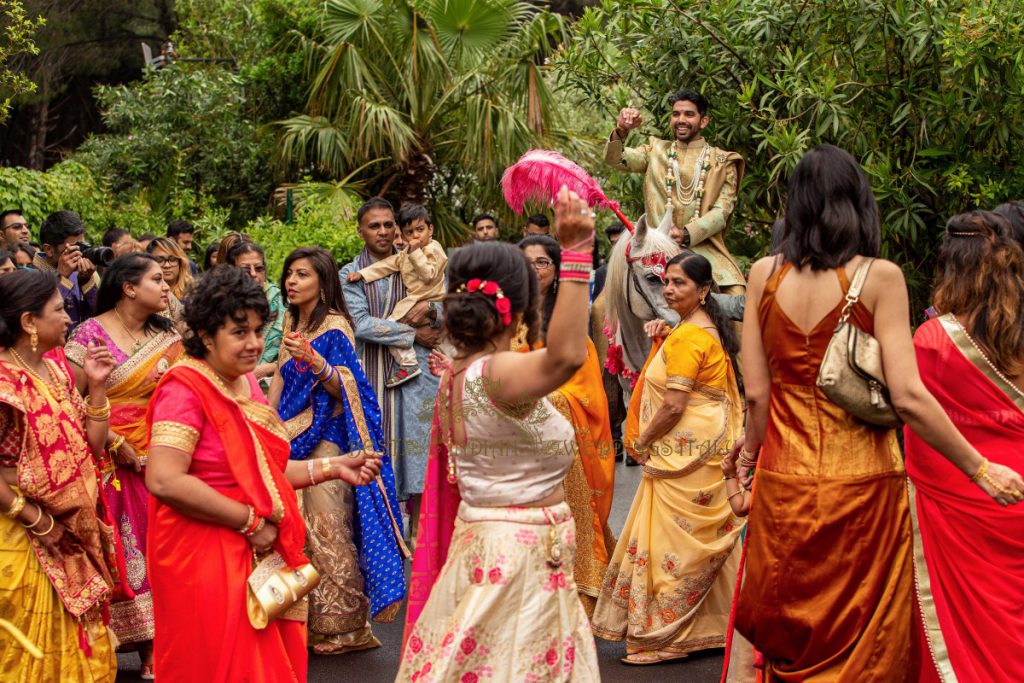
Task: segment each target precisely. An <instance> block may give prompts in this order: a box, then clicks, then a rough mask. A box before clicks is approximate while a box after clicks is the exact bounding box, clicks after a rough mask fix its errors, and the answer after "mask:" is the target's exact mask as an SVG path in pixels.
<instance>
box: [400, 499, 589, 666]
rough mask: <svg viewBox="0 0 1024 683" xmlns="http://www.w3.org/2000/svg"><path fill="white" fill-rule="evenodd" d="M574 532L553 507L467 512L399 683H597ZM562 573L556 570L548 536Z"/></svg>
mask: <svg viewBox="0 0 1024 683" xmlns="http://www.w3.org/2000/svg"><path fill="white" fill-rule="evenodd" d="M574 526H575V525H574V523H573V519H572V514H571V513H570V511H569V506H568V505H566V504H565V503H561V504H559V505H556V506H553V507H551V508H479V507H471V506H469V505H467V504H465V503H462V504H461V505H460V507H459V516H458V519H457V520H456V522H455V530H454V533H453V534H452V537H451V551H450V553H449V555H448V559H447V561H446V562H445V564H444V567H443V568H442V570H441V573H440V575H439V577H438V580H437V583H436V584H435V585H434V587H433V591H432V592H431V594H430V599H429V600H428V601H427V604H426V606H425V607H424V609H423V611H422V613H421V614H420V615H419V619H418V620H417V621H416V623H415V625H413V626H412V627H411V630H410V633H409V637H408V640H407V642H406V647H405V651H404V653H403V657H402V664H401V669H400V670H399V672H398V677H397V678H396V679H395V680H396V681H417V682H420V681H425V682H429V683H440V682H442V681H445V682H448V681H450V682H453V683H454V682H457V681H458V682H463V681H476V680H481V681H482V680H487V681H493V682H494V683H501V682H503V681H545V682H547V681H552V682H553V681H580V682H583V681H598V680H600V674H599V672H598V667H597V651H596V649H595V647H594V639H593V636H592V635H591V632H590V626H589V624H588V622H587V617H586V614H584V611H583V606H582V605H581V604H580V601H579V599H578V598H577V593H576V584H575V582H574V581H573V574H572V567H573V555H574V553H575V543H574V538H573V536H574V534H573V529H574ZM552 528H554V532H555V534H556V536H557V538H558V539H559V541H560V543H561V547H562V565H561V566H560V567H552V566H550V565H549V564H548V548H549V538H550V536H549V535H550V533H551V531H552Z"/></svg>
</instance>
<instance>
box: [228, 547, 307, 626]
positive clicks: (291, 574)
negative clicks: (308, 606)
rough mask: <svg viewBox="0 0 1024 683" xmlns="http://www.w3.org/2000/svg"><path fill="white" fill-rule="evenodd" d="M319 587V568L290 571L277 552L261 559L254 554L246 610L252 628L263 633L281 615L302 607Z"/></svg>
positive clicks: (247, 582)
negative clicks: (306, 597) (301, 603)
mask: <svg viewBox="0 0 1024 683" xmlns="http://www.w3.org/2000/svg"><path fill="white" fill-rule="evenodd" d="M319 583H320V574H319V573H318V572H317V570H316V567H314V566H313V565H311V564H304V565H302V566H301V567H289V566H288V565H286V564H285V562H284V558H283V557H281V554H280V553H278V552H277V551H271V552H269V553H267V554H266V555H264V556H263V557H259V556H257V555H256V553H255V552H254V553H253V570H252V574H249V578H248V579H247V580H246V586H247V587H246V597H245V607H246V611H247V612H248V613H249V623H251V624H252V626H253V628H256V629H264V628H266V627H267V624H269V623H270V622H272V621H273V620H274V619H277V618H278V617H280V616H281V615H283V614H285V613H286V612H289V611H290V610H294V609H295V608H296V607H300V605H299V601H300V600H302V598H304V597H305V596H306V594H307V593H309V592H310V591H311V590H313V589H314V588H316V587H317V585H318V584H319Z"/></svg>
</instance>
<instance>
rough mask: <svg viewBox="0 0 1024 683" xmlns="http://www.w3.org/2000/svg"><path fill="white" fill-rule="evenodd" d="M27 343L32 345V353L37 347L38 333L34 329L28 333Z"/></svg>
mask: <svg viewBox="0 0 1024 683" xmlns="http://www.w3.org/2000/svg"><path fill="white" fill-rule="evenodd" d="M28 345H29V346H31V347H32V353H35V352H36V349H38V348H39V334H37V333H36V331H35V330H34V329H33V330H32V331H31V332H29V334H28Z"/></svg>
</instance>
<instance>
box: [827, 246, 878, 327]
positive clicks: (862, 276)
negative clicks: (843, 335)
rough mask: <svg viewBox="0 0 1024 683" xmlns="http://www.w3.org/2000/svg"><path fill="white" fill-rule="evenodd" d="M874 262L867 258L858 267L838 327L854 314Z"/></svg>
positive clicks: (847, 293) (847, 292)
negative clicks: (854, 308)
mask: <svg viewBox="0 0 1024 683" xmlns="http://www.w3.org/2000/svg"><path fill="white" fill-rule="evenodd" d="M874 260H875V259H873V258H865V259H864V260H863V261H861V262H860V265H859V266H857V270H855V271H854V273H853V280H851V281H850V288H849V289H848V290H846V305H845V306H843V310H842V312H841V313H840V314H839V324H838V325H837V326H836V327H839V326H841V325H842V324H843V323H845V322H846V321H847V320H849V319H850V313H852V312H853V307H854V306H855V305H856V304H857V301H858V300H859V299H860V291H861V290H862V289H864V283H865V282H867V279H868V270H870V269H871V263H872V262H873V261H874Z"/></svg>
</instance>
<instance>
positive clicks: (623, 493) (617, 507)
mask: <svg viewBox="0 0 1024 683" xmlns="http://www.w3.org/2000/svg"><path fill="white" fill-rule="evenodd" d="M639 481H640V468H639V467H624V466H620V467H618V468H617V469H616V479H615V498H614V500H613V503H612V513H611V520H610V522H609V523H610V525H611V527H612V529H613V530H614V531H616V532H618V531H619V530H620V529H621V528H622V525H623V524H624V523H625V521H626V514H627V513H628V512H629V505H630V503H631V502H632V500H633V493H634V491H636V486H637V483H638V482H639ZM404 620H405V616H404V611H403V613H401V614H399V616H398V618H397V619H395V621H394V622H393V623H391V624H375V625H374V627H373V630H374V633H375V634H376V636H377V638H378V639H380V641H381V642H382V643H383V644H384V647H381V648H378V649H376V650H369V651H366V652H354V653H352V654H347V655H338V656H334V657H322V656H319V655H312V654H311V655H310V661H309V682H310V683H328V682H330V683H335V682H342V683H347V682H350V681H354V682H355V683H391V682H392V681H394V679H395V673H396V672H397V671H398V660H399V654H400V653H399V650H400V648H401V644H402V624H403V622H404ZM625 650H626V648H625V645H624V644H623V643H610V642H607V641H604V640H600V639H598V641H597V652H598V658H599V660H600V665H601V678H602V680H603V681H605V682H606V683H613V682H616V681H623V682H628V683H633V682H635V681H651V682H656V681H664V680H675V681H685V682H686V683H717V681H718V680H719V677H720V675H721V671H722V655H721V650H711V651H709V652H707V653H704V654H701V655H697V656H694V657H693V658H692V659H688V660H686V661H682V662H671V663H667V664H659V665H656V666H650V667H644V668H641V667H635V666H628V665H626V664H622V663H621V662H620V661H619V659H620V658H621V657H623V656H624V655H625V653H626V652H625ZM118 664H119V666H120V669H121V672H120V673H119V675H118V682H119V683H120V682H121V681H140V680H141V679H139V678H138V671H139V659H138V657H137V656H136V655H135V654H125V655H121V656H120V657H119V661H118ZM157 676H158V679H157V680H158V681H159V672H158V673H157Z"/></svg>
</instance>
